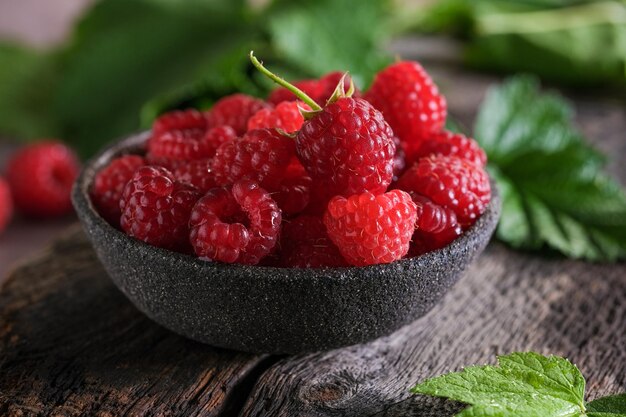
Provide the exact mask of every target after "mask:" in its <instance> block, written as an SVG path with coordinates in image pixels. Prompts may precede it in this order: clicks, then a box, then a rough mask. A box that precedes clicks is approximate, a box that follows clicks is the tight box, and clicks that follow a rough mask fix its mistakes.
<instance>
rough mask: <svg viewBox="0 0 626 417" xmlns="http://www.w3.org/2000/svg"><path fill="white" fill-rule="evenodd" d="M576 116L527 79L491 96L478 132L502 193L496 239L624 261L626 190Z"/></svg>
mask: <svg viewBox="0 0 626 417" xmlns="http://www.w3.org/2000/svg"><path fill="white" fill-rule="evenodd" d="M529 103H532V105H529ZM572 113H573V112H572V109H571V108H570V107H569V105H568V104H567V103H566V102H565V101H564V100H563V99H561V98H559V97H557V96H555V95H551V94H542V93H541V92H540V91H539V87H538V83H537V82H536V80H535V79H533V78H529V77H517V78H513V79H511V80H510V81H509V82H507V83H505V84H504V85H503V86H501V87H498V88H495V89H492V90H491V91H490V92H489V93H488V94H487V98H486V99H485V101H484V103H483V104H482V106H481V108H480V111H479V114H478V118H477V120H476V126H475V130H474V135H475V137H476V139H477V140H478V141H479V143H480V144H481V145H482V146H483V148H484V149H485V151H486V152H487V155H488V156H489V161H490V165H491V166H490V171H491V174H492V176H493V177H494V178H495V179H496V181H497V183H498V186H499V188H500V191H501V193H502V198H503V205H502V220H501V221H500V224H499V226H498V230H497V236H498V238H500V239H501V240H503V241H504V242H506V243H508V244H510V245H511V246H513V247H516V248H524V249H540V248H542V247H544V246H548V247H550V248H553V249H555V250H557V251H560V252H562V253H563V254H565V255H567V256H569V257H573V258H584V259H587V260H593V261H613V260H616V259H624V258H626V195H625V193H624V191H623V190H622V189H621V188H620V186H619V184H617V183H616V182H615V181H613V180H611V179H610V178H609V177H608V176H607V175H606V174H604V173H603V171H602V168H603V166H604V158H603V157H602V156H601V155H600V154H599V153H598V152H597V151H596V150H595V149H593V148H592V147H590V146H589V145H588V144H587V143H586V141H585V139H584V138H583V136H582V135H581V134H580V132H578V131H577V130H576V129H575V128H574V126H573V122H572Z"/></svg>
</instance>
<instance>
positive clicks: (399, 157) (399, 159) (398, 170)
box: [393, 136, 407, 181]
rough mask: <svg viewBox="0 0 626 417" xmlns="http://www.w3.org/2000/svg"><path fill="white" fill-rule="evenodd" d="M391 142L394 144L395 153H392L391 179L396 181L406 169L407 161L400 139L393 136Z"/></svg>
mask: <svg viewBox="0 0 626 417" xmlns="http://www.w3.org/2000/svg"><path fill="white" fill-rule="evenodd" d="M393 143H394V144H395V145H396V153H395V154H394V155H393V181H397V180H398V178H400V176H401V175H402V174H403V173H404V170H405V169H406V165H407V161H406V154H405V153H404V149H402V146H401V143H400V139H398V137H397V136H394V138H393Z"/></svg>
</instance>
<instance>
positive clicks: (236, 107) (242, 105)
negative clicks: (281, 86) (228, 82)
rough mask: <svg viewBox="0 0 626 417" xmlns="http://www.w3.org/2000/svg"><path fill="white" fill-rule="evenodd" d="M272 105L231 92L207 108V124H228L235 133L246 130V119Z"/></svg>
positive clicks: (240, 133) (241, 132) (238, 133)
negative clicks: (209, 108)
mask: <svg viewBox="0 0 626 417" xmlns="http://www.w3.org/2000/svg"><path fill="white" fill-rule="evenodd" d="M271 108H272V105H271V104H269V103H266V102H264V101H263V100H260V99H258V98H254V97H251V96H248V95H245V94H232V95H230V96H226V97H224V98H222V99H220V100H218V101H217V103H215V105H214V106H213V107H212V108H211V110H209V113H208V115H207V120H208V123H209V126H211V127H218V126H230V127H232V128H233V129H234V130H235V133H236V134H237V135H243V134H244V133H246V130H248V120H249V119H250V118H251V117H252V116H253V115H254V114H255V113H256V112H258V111H259V110H261V109H271Z"/></svg>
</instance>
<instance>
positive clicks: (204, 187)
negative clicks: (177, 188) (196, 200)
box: [173, 159, 218, 193]
mask: <svg viewBox="0 0 626 417" xmlns="http://www.w3.org/2000/svg"><path fill="white" fill-rule="evenodd" d="M211 163H212V160H211V159H197V160H195V161H189V162H187V163H184V164H180V165H179V166H178V167H176V169H175V170H174V172H173V174H174V178H176V180H177V181H181V182H186V183H188V184H191V185H193V186H194V187H196V188H197V189H198V190H200V191H201V192H202V193H206V192H207V191H209V190H210V189H211V188H215V187H217V186H218V185H217V183H216V182H215V176H214V175H213V172H212V171H211Z"/></svg>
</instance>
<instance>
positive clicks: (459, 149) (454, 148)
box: [407, 131, 487, 166]
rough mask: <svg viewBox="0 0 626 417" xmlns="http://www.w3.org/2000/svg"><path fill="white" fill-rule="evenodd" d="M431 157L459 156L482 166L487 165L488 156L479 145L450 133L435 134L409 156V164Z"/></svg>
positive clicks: (469, 139) (459, 135) (458, 134)
mask: <svg viewBox="0 0 626 417" xmlns="http://www.w3.org/2000/svg"><path fill="white" fill-rule="evenodd" d="M430 155H444V156H457V157H459V158H462V159H466V160H468V161H470V162H473V163H475V164H478V165H480V166H485V165H487V155H485V151H483V150H482V149H481V147H480V146H479V145H478V143H477V142H476V141H475V140H474V139H471V138H468V137H466V136H465V135H462V134H460V133H452V132H448V131H444V132H440V133H435V134H433V135H431V136H430V137H428V139H426V140H424V141H423V142H422V144H421V145H420V146H419V148H417V149H416V150H414V151H413V153H412V154H411V155H407V159H408V161H409V163H413V162H416V161H417V160H418V159H420V158H422V157H425V156H430Z"/></svg>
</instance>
